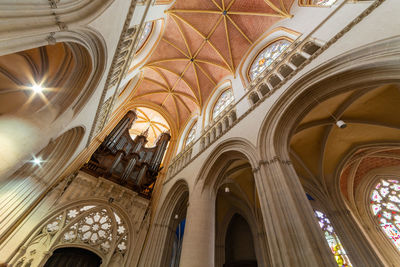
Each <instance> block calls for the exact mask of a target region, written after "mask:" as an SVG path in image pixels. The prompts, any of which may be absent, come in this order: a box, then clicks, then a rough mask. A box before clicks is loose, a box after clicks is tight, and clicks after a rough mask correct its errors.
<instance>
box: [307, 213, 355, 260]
mask: <svg viewBox="0 0 400 267" xmlns="http://www.w3.org/2000/svg"><path fill="white" fill-rule="evenodd" d="M314 213H315V216H317V219H318V221H319V226H320V227H321V229H322V231H323V232H324V236H325V239H326V241H327V242H328V245H329V247H330V248H331V251H332V254H333V255H334V256H335V260H336V262H337V264H338V266H340V267H344V266H346V267H347V266H349V267H350V266H352V265H351V263H350V260H349V258H348V256H347V254H346V251H345V250H344V248H343V246H342V243H340V240H339V237H338V236H337V235H336V233H335V231H334V229H333V227H332V225H331V222H330V221H329V219H328V218H327V217H326V215H325V214H324V213H322V212H320V211H317V210H316V211H314Z"/></svg>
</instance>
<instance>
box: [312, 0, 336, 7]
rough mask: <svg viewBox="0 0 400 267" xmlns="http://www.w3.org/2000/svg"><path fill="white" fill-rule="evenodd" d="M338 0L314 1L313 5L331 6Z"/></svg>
mask: <svg viewBox="0 0 400 267" xmlns="http://www.w3.org/2000/svg"><path fill="white" fill-rule="evenodd" d="M335 2H336V0H314V2H313V4H314V5H316V6H331V5H333V4H334V3H335Z"/></svg>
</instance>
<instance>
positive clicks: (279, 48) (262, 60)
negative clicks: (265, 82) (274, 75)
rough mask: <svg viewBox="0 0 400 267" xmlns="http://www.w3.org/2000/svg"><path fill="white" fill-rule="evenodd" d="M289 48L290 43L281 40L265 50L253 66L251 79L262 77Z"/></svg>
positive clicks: (250, 73)
mask: <svg viewBox="0 0 400 267" xmlns="http://www.w3.org/2000/svg"><path fill="white" fill-rule="evenodd" d="M289 46H290V42H289V41H287V40H279V41H276V42H273V43H272V44H270V45H269V46H267V47H266V48H264V49H263V50H262V51H261V52H260V54H258V56H257V57H256V58H255V59H254V61H253V63H252V64H251V67H250V71H249V75H250V79H251V80H254V78H256V77H257V76H258V75H260V74H261V73H262V72H263V71H264V70H265V69H266V68H267V67H268V66H269V65H271V64H272V62H274V60H275V59H276V58H277V57H278V56H279V55H280V54H282V52H283V51H285V49H286V48H288V47H289Z"/></svg>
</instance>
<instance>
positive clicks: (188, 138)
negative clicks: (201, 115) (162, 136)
mask: <svg viewBox="0 0 400 267" xmlns="http://www.w3.org/2000/svg"><path fill="white" fill-rule="evenodd" d="M196 131H197V121H196V122H195V123H193V125H192V128H190V130H189V132H188V133H187V135H186V140H185V146H187V145H189V144H190V143H191V142H193V140H194V139H195V138H196Z"/></svg>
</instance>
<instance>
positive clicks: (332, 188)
mask: <svg viewBox="0 0 400 267" xmlns="http://www.w3.org/2000/svg"><path fill="white" fill-rule="evenodd" d="M399 42H400V39H399V38H397V37H396V38H391V39H386V40H382V41H377V42H375V43H373V44H369V45H366V46H363V47H360V48H357V49H354V50H352V51H349V52H346V53H344V54H342V55H340V56H338V57H335V58H334V59H332V60H330V61H328V62H327V63H325V64H324V65H322V66H320V67H318V68H316V69H314V70H312V71H310V72H309V73H308V74H306V75H304V76H303V78H302V79H301V80H299V81H298V82H296V83H295V84H294V85H293V86H291V87H290V88H288V89H287V90H286V92H285V93H284V94H283V95H281V96H280V98H279V99H278V101H277V102H276V103H275V105H274V106H273V107H272V109H271V110H270V111H269V113H268V114H267V116H266V117H265V119H264V121H263V123H262V127H261V130H260V132H259V135H258V142H257V143H258V146H257V147H259V149H260V154H261V157H262V158H263V159H264V160H265V161H266V162H270V161H271V160H272V161H274V160H276V161H278V162H282V164H285V163H287V164H288V168H287V173H286V174H285V175H288V176H293V175H295V176H296V179H291V180H290V181H289V180H288V181H287V183H288V184H290V186H293V187H301V183H300V181H299V179H298V178H297V177H298V176H297V174H296V171H295V169H294V167H293V165H292V162H291V161H290V155H289V150H290V149H289V141H290V139H291V137H292V136H293V135H294V133H295V131H296V127H297V125H299V124H300V122H301V121H302V119H303V118H304V117H305V116H306V115H307V114H308V113H309V112H310V111H311V110H312V109H313V108H315V107H316V106H317V105H318V104H319V103H322V102H324V101H326V100H328V99H330V98H332V97H335V96H338V95H340V94H344V93H347V92H355V91H356V90H365V91H368V90H372V89H373V88H377V87H380V86H383V85H387V84H392V85H393V84H395V85H398V84H399V82H400V76H399V75H398V70H399V68H400V65H399V64H398V62H395V60H394V58H396V57H397V56H398V54H399V53H400V50H399V49H398V47H397V46H398V44H399ZM371 49H374V51H375V52H374V54H373V55H371V54H370V51H371ZM325 123H327V124H331V125H332V127H336V126H335V121H334V120H327V121H325ZM334 172H335V173H334V174H333V176H334V179H333V180H332V182H331V183H330V184H329V185H328V189H329V191H328V194H329V195H330V197H331V199H332V200H335V203H334V204H335V210H336V211H337V215H338V216H339V215H340V216H342V219H343V218H344V219H346V220H347V219H348V220H349V223H350V222H351V221H353V218H352V216H349V211H348V208H347V207H346V203H345V201H344V199H343V196H342V195H341V192H340V189H339V173H338V169H336V170H335V171H334ZM298 193H299V194H300V191H299V192H298ZM302 194H303V196H300V195H299V197H302V198H303V199H304V193H302ZM305 214H306V213H305ZM353 223H355V222H353ZM355 225H357V223H355ZM338 229H339V228H338ZM342 230H343V231H346V227H345V226H343V228H342ZM353 233H354V236H352V237H350V239H349V240H350V245H353V246H352V247H351V248H350V249H349V248H346V250H347V251H348V252H349V256H350V257H351V258H352V261H353V263H354V264H357V263H358V264H361V265H363V264H372V263H371V260H372V261H375V263H374V264H375V265H377V266H378V265H379V266H380V265H382V264H383V263H382V257H380V256H379V255H378V254H379V253H378V252H377V251H374V250H373V248H372V247H371V245H370V244H369V243H368V241H367V239H368V237H365V236H364V235H363V233H362V231H361V230H360V231H358V232H357V231H354V230H353ZM349 234H350V233H349ZM355 235H358V237H355ZM341 236H351V235H347V234H344V235H343V234H342V235H341ZM357 239H358V240H365V241H364V242H359V241H355V240H357ZM349 240H348V241H349ZM351 240H353V242H351ZM342 242H343V243H344V245H345V246H346V244H345V243H346V242H345V240H343V241H342ZM347 244H349V242H348V243H347ZM361 255H363V256H361ZM371 255H374V257H371ZM355 257H356V260H354V259H355ZM367 258H368V260H366V259H367ZM383 262H384V261H383Z"/></svg>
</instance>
